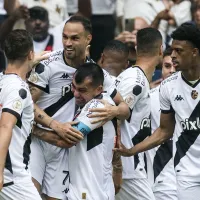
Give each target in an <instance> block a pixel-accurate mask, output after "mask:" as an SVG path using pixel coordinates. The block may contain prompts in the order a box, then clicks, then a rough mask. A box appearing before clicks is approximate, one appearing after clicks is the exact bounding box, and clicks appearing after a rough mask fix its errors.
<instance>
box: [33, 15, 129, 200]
mask: <svg viewBox="0 0 200 200" xmlns="http://www.w3.org/2000/svg"><path fill="white" fill-rule="evenodd" d="M91 34H92V27H91V24H90V21H89V20H87V19H85V18H84V17H80V16H74V17H71V18H70V19H69V20H68V21H67V22H66V24H65V26H64V29H63V46H64V49H62V50H58V51H54V52H52V53H51V54H50V57H49V59H48V60H45V61H43V62H41V63H40V64H39V65H37V66H36V67H35V69H34V70H33V71H32V74H31V76H30V78H29V82H30V84H31V85H32V86H31V93H32V97H33V100H34V102H35V103H36V102H37V105H38V106H39V107H40V108H42V109H43V111H42V110H40V109H38V108H36V110H35V112H36V120H37V119H38V118H40V119H39V123H40V124H42V125H43V124H45V125H46V126H47V127H48V128H51V130H54V131H55V132H57V134H58V136H60V138H62V139H64V140H66V141H67V142H68V143H69V146H73V145H75V144H76V143H78V142H79V141H80V140H81V139H83V136H82V134H81V133H80V131H78V130H76V129H74V128H73V127H71V125H70V124H69V123H67V124H66V123H65V122H70V121H72V120H73V117H74V113H75V99H74V96H73V93H72V91H71V83H72V78H73V75H74V73H75V71H76V68H77V67H78V66H79V65H81V64H83V63H84V62H85V51H86V49H87V46H88V45H89V43H90V41H91V39H92V35H91ZM104 78H105V79H104V90H105V91H107V92H108V93H109V94H110V96H111V97H112V98H113V100H114V101H115V102H116V104H117V105H118V104H119V105H118V106H111V105H108V106H105V108H101V109H100V110H97V109H98V108H96V109H92V111H95V112H97V111H99V113H95V115H94V114H91V116H90V117H96V116H99V118H97V119H95V120H93V122H94V123H95V122H98V121H104V120H110V119H112V118H113V117H115V116H117V117H119V118H120V119H124V118H127V117H128V115H129V109H128V106H127V105H126V104H125V103H124V102H123V99H122V98H121V96H120V95H119V93H118V92H117V91H116V89H115V88H114V87H113V82H112V81H111V79H110V76H109V74H108V73H107V72H106V71H105V70H104ZM61 123H64V124H61ZM38 126H40V125H38ZM40 127H41V126H40ZM41 128H44V127H41ZM36 133H37V134H38V135H37V136H38V137H39V139H38V138H35V137H34V139H33V143H32V152H34V153H33V154H32V156H31V172H32V176H33V179H34V183H35V185H36V186H37V188H38V190H39V191H40V192H42V193H44V194H45V195H46V198H48V199H52V198H55V199H62V198H64V196H65V192H67V188H68V181H69V179H68V180H66V177H67V173H68V162H67V160H68V158H67V154H68V150H67V149H62V148H59V147H56V146H53V145H55V143H56V142H53V143H52V144H53V145H51V144H48V143H47V142H49V143H51V142H52V141H51V138H50V137H51V136H53V137H54V138H55V135H52V132H49V133H48V132H46V133H45V134H44V132H43V131H42V135H41V133H39V131H37V132H35V135H36ZM41 140H44V141H41ZM38 162H39V163H40V165H38ZM41 186H42V191H41Z"/></svg>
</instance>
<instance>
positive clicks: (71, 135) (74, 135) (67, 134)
mask: <svg viewBox="0 0 200 200" xmlns="http://www.w3.org/2000/svg"><path fill="white" fill-rule="evenodd" d="M77 123H78V122H66V123H58V122H56V121H53V122H52V125H51V128H52V129H53V130H54V131H55V132H56V133H57V134H58V135H59V136H60V137H61V138H63V139H64V140H65V141H66V142H68V143H69V144H73V145H75V144H77V143H78V142H80V141H81V140H83V134H82V133H81V132H80V131H78V130H76V129H75V128H73V127H72V125H75V124H77Z"/></svg>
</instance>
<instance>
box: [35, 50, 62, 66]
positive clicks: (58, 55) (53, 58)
mask: <svg viewBox="0 0 200 200" xmlns="http://www.w3.org/2000/svg"><path fill="white" fill-rule="evenodd" d="M48 56H49V57H48V58H47V59H45V60H43V61H41V62H40V63H39V65H40V64H42V65H44V67H47V66H49V65H51V63H54V62H59V61H61V62H63V49H58V50H55V51H52V52H50V53H48Z"/></svg>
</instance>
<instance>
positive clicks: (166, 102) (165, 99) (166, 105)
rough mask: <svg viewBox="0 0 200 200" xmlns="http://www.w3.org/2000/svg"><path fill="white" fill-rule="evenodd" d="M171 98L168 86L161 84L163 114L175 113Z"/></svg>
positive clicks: (160, 95)
mask: <svg viewBox="0 0 200 200" xmlns="http://www.w3.org/2000/svg"><path fill="white" fill-rule="evenodd" d="M169 96H170V95H169V92H168V90H167V87H166V85H162V83H161V86H160V92H159V98H160V109H161V112H162V113H164V114H168V113H171V112H173V109H172V106H171V102H170V99H169Z"/></svg>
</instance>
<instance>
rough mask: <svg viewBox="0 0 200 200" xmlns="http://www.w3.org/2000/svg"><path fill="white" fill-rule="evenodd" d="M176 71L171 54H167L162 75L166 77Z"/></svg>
mask: <svg viewBox="0 0 200 200" xmlns="http://www.w3.org/2000/svg"><path fill="white" fill-rule="evenodd" d="M174 72H176V68H175V67H174V65H173V62H172V58H171V56H165V57H164V58H163V63H162V77H163V79H166V78H167V77H169V76H171V75H172V74H173V73H174Z"/></svg>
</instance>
